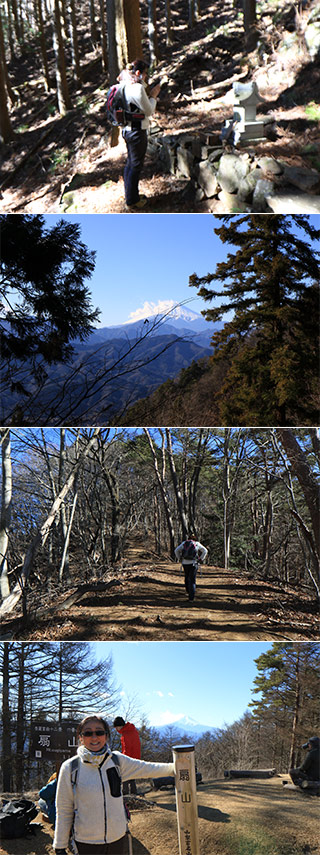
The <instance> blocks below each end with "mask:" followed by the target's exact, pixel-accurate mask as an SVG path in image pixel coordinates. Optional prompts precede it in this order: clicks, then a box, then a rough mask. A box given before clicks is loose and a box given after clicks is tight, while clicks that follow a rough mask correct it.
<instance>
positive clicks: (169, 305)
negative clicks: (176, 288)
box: [128, 300, 177, 322]
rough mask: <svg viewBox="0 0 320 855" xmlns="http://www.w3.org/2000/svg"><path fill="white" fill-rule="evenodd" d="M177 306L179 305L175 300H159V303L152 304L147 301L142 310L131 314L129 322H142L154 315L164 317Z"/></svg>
mask: <svg viewBox="0 0 320 855" xmlns="http://www.w3.org/2000/svg"><path fill="white" fill-rule="evenodd" d="M176 305H177V303H176V302H175V300H159V301H158V303H150V302H149V301H148V300H146V301H145V303H144V304H143V306H141V308H140V309H135V311H134V312H130V315H129V318H128V320H129V321H132V322H133V321H140V320H142V319H143V318H148V317H150V316H151V317H152V316H153V315H164V314H166V312H169V311H170V309H173V308H174V307H175V306H176Z"/></svg>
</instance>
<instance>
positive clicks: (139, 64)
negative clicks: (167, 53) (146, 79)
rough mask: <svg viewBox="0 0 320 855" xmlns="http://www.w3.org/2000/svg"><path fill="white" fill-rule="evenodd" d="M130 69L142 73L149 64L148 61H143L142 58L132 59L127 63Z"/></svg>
mask: <svg viewBox="0 0 320 855" xmlns="http://www.w3.org/2000/svg"><path fill="white" fill-rule="evenodd" d="M129 68H130V71H133V72H134V73H136V72H137V71H140V74H143V72H144V71H147V70H148V68H149V66H148V63H147V62H145V61H144V59H134V60H133V62H130V63H129Z"/></svg>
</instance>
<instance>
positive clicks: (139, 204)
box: [126, 196, 148, 211]
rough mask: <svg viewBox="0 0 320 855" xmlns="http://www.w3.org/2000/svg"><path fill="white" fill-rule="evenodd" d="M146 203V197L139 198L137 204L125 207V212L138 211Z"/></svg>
mask: <svg viewBox="0 0 320 855" xmlns="http://www.w3.org/2000/svg"><path fill="white" fill-rule="evenodd" d="M147 202H148V197H147V196H140V197H139V199H138V202H135V204H134V205H126V210H127V211H140V210H141V208H144V207H145V205H146V204H147Z"/></svg>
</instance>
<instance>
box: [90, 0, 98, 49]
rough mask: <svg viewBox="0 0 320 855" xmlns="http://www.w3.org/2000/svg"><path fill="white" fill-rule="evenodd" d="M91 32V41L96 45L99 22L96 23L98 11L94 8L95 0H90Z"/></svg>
mask: <svg viewBox="0 0 320 855" xmlns="http://www.w3.org/2000/svg"><path fill="white" fill-rule="evenodd" d="M90 33H91V41H92V44H93V46H94V47H95V46H96V44H97V41H98V33H97V23H96V13H95V8H94V0H90Z"/></svg>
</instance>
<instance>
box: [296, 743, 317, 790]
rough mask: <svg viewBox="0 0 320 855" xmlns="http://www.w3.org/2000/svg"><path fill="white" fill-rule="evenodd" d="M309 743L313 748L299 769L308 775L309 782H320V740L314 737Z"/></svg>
mask: <svg viewBox="0 0 320 855" xmlns="http://www.w3.org/2000/svg"><path fill="white" fill-rule="evenodd" d="M309 742H310V744H311V745H312V748H311V749H310V751H308V754H307V756H306V757H305V759H304V761H303V763H301V766H299V769H300V772H304V773H305V774H306V775H307V777H308V779H309V781H320V739H319V737H318V736H313V737H311V739H310V740H309Z"/></svg>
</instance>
